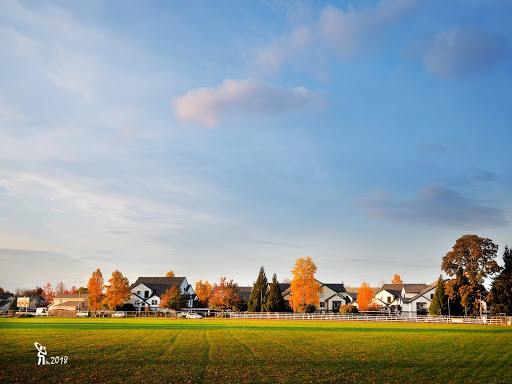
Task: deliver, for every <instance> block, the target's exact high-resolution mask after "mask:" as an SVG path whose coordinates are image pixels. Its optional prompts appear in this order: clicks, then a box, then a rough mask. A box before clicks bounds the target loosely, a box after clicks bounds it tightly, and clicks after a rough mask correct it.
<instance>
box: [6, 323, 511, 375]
mask: <svg viewBox="0 0 512 384" xmlns="http://www.w3.org/2000/svg"><path fill="white" fill-rule="evenodd" d="M36 341H37V342H39V343H40V344H42V345H44V346H46V349H47V350H48V357H51V356H68V358H69V360H68V363H67V364H65V365H64V364H63V365H60V364H59V365H48V366H38V365H37V360H38V358H37V351H36V349H35V347H34V342H36ZM0 361H1V370H0V383H10V382H51V383H55V382H71V383H90V382H101V383H104V382H108V383H115V382H133V383H146V382H147V383H203V382H204V383H219V382H221V383H245V382H247V383H258V382H261V383H309V382H310V383H321V382H326V383H327V382H347V383H497V382H501V383H503V382H512V329H511V327H499V326H465V325H420V324H385V323H350V322H331V321H329V322H321V321H314V322H307V321H274V320H262V321H255V320H220V319H203V320H176V319H143V318H141V319H76V318H29V319H0Z"/></svg>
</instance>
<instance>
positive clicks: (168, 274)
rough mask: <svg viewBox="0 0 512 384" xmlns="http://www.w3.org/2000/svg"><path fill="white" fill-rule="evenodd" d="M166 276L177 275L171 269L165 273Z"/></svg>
mask: <svg viewBox="0 0 512 384" xmlns="http://www.w3.org/2000/svg"><path fill="white" fill-rule="evenodd" d="M165 277H176V275H175V274H174V272H173V271H169V272H167V273H166V274H165Z"/></svg>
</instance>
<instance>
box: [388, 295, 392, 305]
mask: <svg viewBox="0 0 512 384" xmlns="http://www.w3.org/2000/svg"><path fill="white" fill-rule="evenodd" d="M390 303H391V296H388V304H390Z"/></svg>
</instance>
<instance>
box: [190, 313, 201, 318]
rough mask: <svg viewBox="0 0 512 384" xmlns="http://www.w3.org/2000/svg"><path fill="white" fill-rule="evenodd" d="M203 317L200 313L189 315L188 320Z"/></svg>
mask: <svg viewBox="0 0 512 384" xmlns="http://www.w3.org/2000/svg"><path fill="white" fill-rule="evenodd" d="M202 318H203V316H201V315H200V314H199V313H187V319H202Z"/></svg>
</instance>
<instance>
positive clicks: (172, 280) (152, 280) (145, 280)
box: [130, 277, 185, 289]
mask: <svg viewBox="0 0 512 384" xmlns="http://www.w3.org/2000/svg"><path fill="white" fill-rule="evenodd" d="M184 280H185V277H139V278H138V279H137V281H136V282H135V283H133V284H132V285H130V289H133V288H135V287H136V286H137V285H139V284H144V285H145V286H146V287H148V288H150V289H153V288H151V286H150V285H151V284H153V285H155V284H156V285H166V286H167V287H168V288H170V287H172V286H175V287H178V288H180V287H181V285H182V284H183V281H184Z"/></svg>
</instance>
